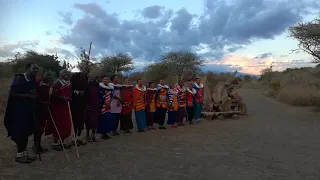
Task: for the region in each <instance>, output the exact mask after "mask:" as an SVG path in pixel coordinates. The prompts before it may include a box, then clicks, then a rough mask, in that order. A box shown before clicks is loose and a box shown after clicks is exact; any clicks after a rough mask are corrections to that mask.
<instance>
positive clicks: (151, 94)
mask: <svg viewBox="0 0 320 180" xmlns="http://www.w3.org/2000/svg"><path fill="white" fill-rule="evenodd" d="M156 91H157V89H156V88H154V89H153V88H147V91H146V117H147V126H148V127H150V128H152V126H153V123H154V122H155V112H156Z"/></svg>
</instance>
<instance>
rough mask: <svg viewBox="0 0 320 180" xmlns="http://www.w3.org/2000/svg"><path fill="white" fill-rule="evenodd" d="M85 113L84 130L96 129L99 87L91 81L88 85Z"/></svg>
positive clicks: (98, 112)
mask: <svg viewBox="0 0 320 180" xmlns="http://www.w3.org/2000/svg"><path fill="white" fill-rule="evenodd" d="M87 102H88V103H87V112H86V122H85V123H86V129H87V130H91V129H97V128H98V124H99V114H100V111H99V107H100V86H99V83H98V82H95V81H92V82H90V83H89V84H88V101H87Z"/></svg>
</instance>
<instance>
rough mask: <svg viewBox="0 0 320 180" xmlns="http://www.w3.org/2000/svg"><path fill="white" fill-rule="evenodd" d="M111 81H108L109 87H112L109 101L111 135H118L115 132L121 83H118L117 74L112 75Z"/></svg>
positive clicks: (119, 105) (119, 112)
mask: <svg viewBox="0 0 320 180" xmlns="http://www.w3.org/2000/svg"><path fill="white" fill-rule="evenodd" d="M110 80H111V83H109V86H110V87H113V89H112V101H111V117H112V121H111V123H112V124H111V135H112V136H118V135H119V133H118V132H117V129H118V126H119V121H120V115H121V111H122V99H121V96H120V92H121V88H122V85H121V84H118V81H119V79H118V76H116V75H112V76H111V78H110Z"/></svg>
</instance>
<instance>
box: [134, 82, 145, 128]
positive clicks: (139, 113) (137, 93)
mask: <svg viewBox="0 0 320 180" xmlns="http://www.w3.org/2000/svg"><path fill="white" fill-rule="evenodd" d="M146 89H147V88H146V87H145V86H144V85H143V84H142V80H141V79H138V80H137V85H136V86H135V88H134V89H133V108H134V110H135V118H136V123H137V127H138V132H144V131H145V130H146V128H147V122H146V112H145V108H146V102H145V91H146Z"/></svg>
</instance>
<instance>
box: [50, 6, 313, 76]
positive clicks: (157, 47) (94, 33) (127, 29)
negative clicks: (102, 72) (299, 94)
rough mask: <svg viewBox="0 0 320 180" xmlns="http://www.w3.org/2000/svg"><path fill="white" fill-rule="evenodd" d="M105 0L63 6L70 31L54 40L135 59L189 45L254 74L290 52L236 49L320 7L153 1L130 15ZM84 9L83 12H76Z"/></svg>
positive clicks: (212, 60)
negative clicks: (174, 5) (189, 5)
mask: <svg viewBox="0 0 320 180" xmlns="http://www.w3.org/2000/svg"><path fill="white" fill-rule="evenodd" d="M182 2H183V1H182ZM109 3H112V2H109ZM182 4H183V3H182ZM104 5H108V4H107V3H104ZM104 5H103V4H97V3H75V4H73V7H72V8H73V9H72V10H70V12H69V11H65V12H62V11H59V12H58V14H57V15H58V17H60V19H61V22H63V23H64V25H63V27H64V28H65V29H67V30H66V31H65V32H62V33H61V37H59V38H56V39H52V40H51V41H50V42H51V43H61V44H63V45H71V46H72V47H76V48H78V49H79V48H80V47H83V46H84V45H87V44H89V42H91V41H92V42H93V48H92V53H93V55H110V54H114V53H117V52H125V53H130V54H131V55H132V56H133V57H134V58H135V61H136V62H138V61H140V62H143V61H156V60H158V58H159V56H160V55H161V54H162V53H164V52H168V51H170V50H189V51H193V52H197V53H199V55H201V56H202V57H203V58H204V59H206V60H208V64H207V65H208V66H210V67H213V66H216V67H218V68H217V69H220V70H221V69H226V70H227V69H232V68H235V67H237V68H238V69H239V68H240V66H241V71H244V72H252V73H255V74H256V73H257V72H256V70H252V69H250V68H249V66H254V65H255V63H259V62H260V63H261V62H262V61H263V62H265V63H269V60H271V59H273V61H274V60H275V59H274V58H276V57H279V58H280V59H284V58H287V57H286V56H287V55H280V54H274V52H269V51H267V52H261V53H260V54H257V55H255V56H252V57H251V55H250V56H242V55H237V51H239V50H245V49H246V47H247V46H249V45H250V44H252V43H253V42H256V41H257V40H270V39H275V38H276V37H277V36H279V35H281V34H283V33H284V32H285V31H286V29H287V28H288V27H289V26H291V25H294V24H295V23H297V22H298V21H299V19H303V18H304V17H305V16H306V15H309V14H311V12H313V10H316V9H317V8H318V7H319V3H317V1H316V0H305V1H301V0H290V1H289V0H254V1H253V0H241V1H236V0H233V1H227V0H205V1H204V11H203V12H202V13H201V14H199V13H197V14H195V13H194V12H191V11H188V9H186V8H180V9H179V8H178V9H175V10H174V9H171V8H168V7H166V6H160V5H153V6H148V7H145V8H142V9H140V10H139V11H137V13H138V14H136V16H135V18H132V19H126V18H120V16H119V14H115V13H111V12H109V11H106V10H105V8H104ZM181 6H183V5H181ZM79 12H80V13H81V15H80V16H78V15H75V14H77V13H79ZM58 26H61V25H58ZM58 26H57V27H58ZM48 32H49V31H48ZM50 32H51V31H50ZM48 35H49V33H48ZM54 40H55V41H54ZM66 51H67V50H66ZM68 51H71V50H70V49H68ZM249 53H250V52H248V54H249ZM70 54H74V53H73V52H70ZM276 60H277V59H276ZM137 64H139V63H137ZM222 66H223V67H222Z"/></svg>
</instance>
